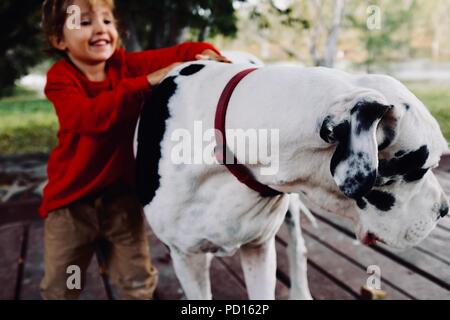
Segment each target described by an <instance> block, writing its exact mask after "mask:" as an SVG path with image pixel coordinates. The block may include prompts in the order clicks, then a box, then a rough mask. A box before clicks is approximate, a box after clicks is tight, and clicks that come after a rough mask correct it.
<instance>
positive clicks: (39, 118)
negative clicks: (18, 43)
mask: <svg viewBox="0 0 450 320" xmlns="http://www.w3.org/2000/svg"><path fill="white" fill-rule="evenodd" d="M407 86H408V87H409V88H410V90H412V91H413V92H414V93H415V94H416V95H417V96H418V97H419V99H421V100H422V101H423V102H424V103H425V105H426V106H427V107H428V108H429V109H430V111H431V113H432V114H433V115H434V116H435V117H436V119H437V120H438V122H439V124H440V126H441V129H442V131H443V133H444V135H445V137H446V138H447V140H448V141H450V84H449V85H436V84H424V83H408V84H407ZM57 128H58V123H57V119H56V115H55V113H54V109H53V107H52V105H51V104H50V103H49V102H48V101H47V100H45V99H43V98H36V97H35V96H33V95H32V94H31V93H29V92H26V91H24V90H20V89H17V90H16V93H15V96H14V97H10V98H5V99H1V100H0V155H11V154H18V153H33V152H50V151H51V149H52V148H53V147H54V146H55V145H56V131H57Z"/></svg>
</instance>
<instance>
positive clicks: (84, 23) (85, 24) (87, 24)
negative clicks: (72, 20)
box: [80, 20, 91, 26]
mask: <svg viewBox="0 0 450 320" xmlns="http://www.w3.org/2000/svg"><path fill="white" fill-rule="evenodd" d="M80 24H81V25H82V26H89V25H90V24H91V21H89V20H83V21H81V23H80Z"/></svg>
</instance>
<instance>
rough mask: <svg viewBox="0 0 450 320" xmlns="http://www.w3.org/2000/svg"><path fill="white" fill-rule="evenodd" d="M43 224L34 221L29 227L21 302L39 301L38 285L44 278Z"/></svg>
mask: <svg viewBox="0 0 450 320" xmlns="http://www.w3.org/2000/svg"><path fill="white" fill-rule="evenodd" d="M43 225H44V223H43V221H36V222H34V223H32V224H31V225H30V231H29V237H28V252H27V258H26V260H25V266H24V277H23V281H22V287H21V295H20V299H21V300H41V299H42V298H41V295H40V292H39V284H40V282H41V280H42V277H43V276H44V248H43V242H44V226H43Z"/></svg>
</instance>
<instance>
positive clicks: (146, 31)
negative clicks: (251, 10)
mask: <svg viewBox="0 0 450 320" xmlns="http://www.w3.org/2000/svg"><path fill="white" fill-rule="evenodd" d="M239 1H245V0H239ZM41 5H42V0H27V1H16V0H2V1H1V2H0V39H2V41H1V44H0V97H2V96H8V95H11V94H12V90H13V88H14V82H15V80H16V79H18V78H20V77H21V76H23V75H25V74H27V72H28V70H29V68H30V67H32V66H34V65H36V64H37V63H39V62H41V61H42V60H43V59H44V58H45V54H44V41H43V40H44V37H43V34H42V32H41V24H40V22H41V21H40V20H41V15H40V8H41ZM116 5H117V13H118V15H119V18H120V21H121V24H122V25H123V26H124V27H125V29H128V32H127V34H128V35H129V36H130V37H125V40H126V41H125V43H126V44H128V48H129V49H132V50H133V49H150V48H159V47H166V46H170V45H174V44H176V43H178V42H180V41H182V40H184V39H182V35H183V31H184V30H185V29H186V28H191V29H192V30H194V32H196V33H197V39H198V40H204V39H205V37H206V36H207V35H208V34H209V35H216V34H224V35H226V36H233V35H234V34H235V33H236V32H237V29H236V20H237V18H236V16H235V13H234V8H233V1H232V0H220V1H216V0H185V1H179V0H116ZM197 39H195V40H197Z"/></svg>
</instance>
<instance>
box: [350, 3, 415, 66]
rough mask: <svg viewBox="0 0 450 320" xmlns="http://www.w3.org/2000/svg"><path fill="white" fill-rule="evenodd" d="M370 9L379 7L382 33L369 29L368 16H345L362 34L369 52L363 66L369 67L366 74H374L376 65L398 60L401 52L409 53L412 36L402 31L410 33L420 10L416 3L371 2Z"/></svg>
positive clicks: (379, 30)
mask: <svg viewBox="0 0 450 320" xmlns="http://www.w3.org/2000/svg"><path fill="white" fill-rule="evenodd" d="M370 5H375V6H378V7H379V8H380V10H381V11H380V13H381V26H380V28H379V29H373V30H370V29H369V28H368V26H367V19H368V17H369V16H368V15H367V13H366V14H364V15H362V16H357V15H355V14H349V15H347V16H346V19H347V21H348V22H349V23H350V25H351V26H352V27H354V28H356V29H359V30H360V31H361V33H360V34H361V35H360V40H361V42H362V43H363V46H364V48H365V49H366V52H367V57H366V58H365V59H364V61H363V62H362V63H361V64H362V65H364V66H365V67H366V70H367V72H372V67H373V66H374V65H380V64H383V63H384V62H386V61H392V60H396V59H398V58H399V55H401V53H402V51H403V53H404V52H405V51H408V50H409V43H410V33H409V32H401V31H405V30H406V31H408V30H409V29H410V28H411V24H412V21H413V18H414V12H415V11H416V10H417V5H416V1H415V0H413V1H411V2H410V3H409V4H408V5H405V3H404V2H403V1H398V2H392V1H389V3H388V1H386V0H372V1H370ZM365 7H367V6H365ZM406 54H409V52H406ZM395 55H397V56H395Z"/></svg>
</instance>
